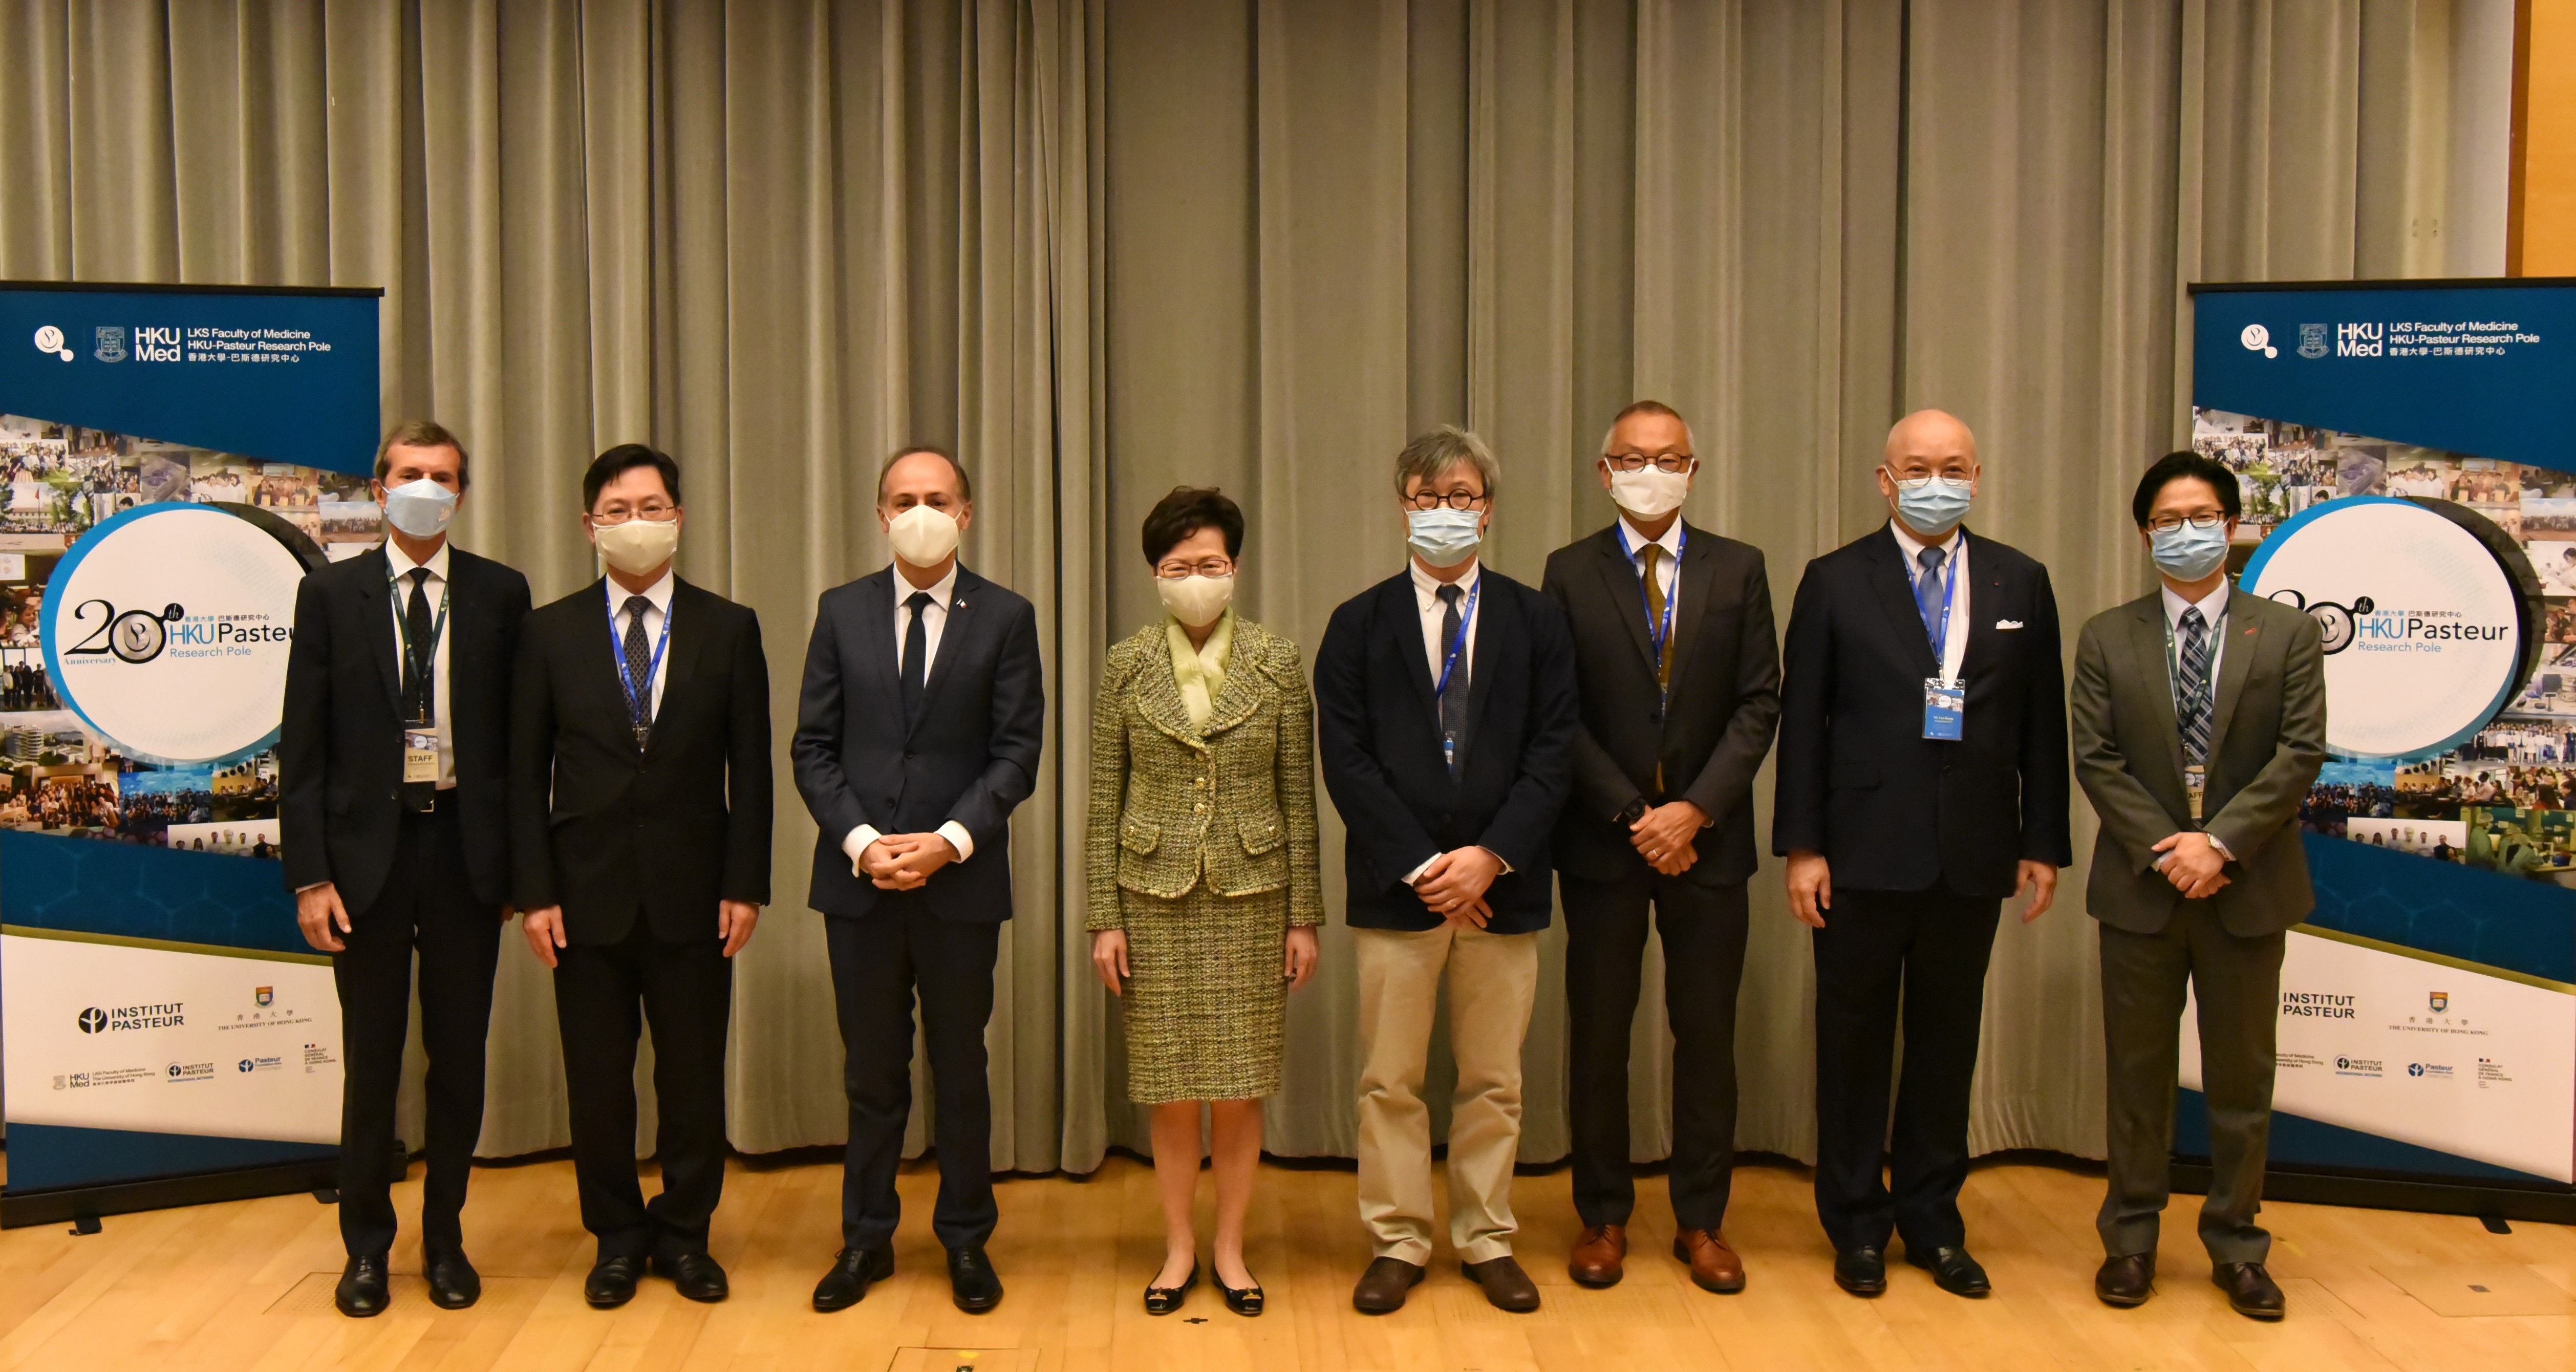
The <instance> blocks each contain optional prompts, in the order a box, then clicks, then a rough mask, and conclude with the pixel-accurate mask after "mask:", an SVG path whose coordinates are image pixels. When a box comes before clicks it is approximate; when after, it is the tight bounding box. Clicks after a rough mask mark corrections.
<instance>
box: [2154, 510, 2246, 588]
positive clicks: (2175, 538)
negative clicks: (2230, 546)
mask: <svg viewBox="0 0 2576 1372" xmlns="http://www.w3.org/2000/svg"><path fill="white" fill-rule="evenodd" d="M2147 548H2148V551H2149V552H2150V553H2151V554H2152V555H2153V556H2154V557H2155V560H2156V569H2157V570H2159V571H2161V572H2163V573H2164V574H2165V575H2167V576H2169V577H2172V578H2173V579H2174V580H2176V581H2198V580H2200V579H2201V578H2202V577H2205V576H2207V575H2209V574H2210V573H2211V572H2214V571H2217V570H2218V569H2219V568H2220V567H2222V566H2225V565H2226V563H2227V522H2226V521H2225V520H2220V521H2219V522H2218V523H2216V524H2213V525H2211V526H2209V527H2208V528H2206V529H2195V528H2193V527H2192V526H2191V524H2190V522H2189V521H2187V520H2186V521H2185V522H2183V523H2182V524H2180V525H2177V526H2176V527H2174V528H2171V529H2154V530H2150V531H2149V532H2148V534H2147Z"/></svg>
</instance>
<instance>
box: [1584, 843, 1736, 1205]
mask: <svg viewBox="0 0 2576 1372" xmlns="http://www.w3.org/2000/svg"><path fill="white" fill-rule="evenodd" d="M1557 885H1558V889H1559V891H1560V892H1562V894H1563V895H1564V898H1565V1000H1566V1007H1567V1009H1568V1010H1569V1012H1570V1013H1571V1017H1572V1019H1573V1036H1572V1043H1571V1044H1570V1046H1569V1049H1568V1057H1569V1061H1568V1063H1567V1067H1568V1070H1569V1071H1570V1072H1571V1074H1572V1076H1573V1083H1572V1092H1571V1100H1570V1102H1569V1104H1570V1105H1571V1108H1572V1112H1573V1116H1574V1119H1573V1125H1574V1212H1575V1214H1577V1215H1578V1216H1580V1217H1581V1218H1582V1220H1583V1222H1584V1223H1585V1224H1587V1225H1591V1224H1626V1223H1627V1222H1628V1212H1629V1211H1630V1210H1632V1209H1634V1208H1635V1206H1636V1204H1637V1185H1636V1178H1635V1173H1634V1169H1633V1167H1632V1166H1631V1165H1630V1158H1629V1153H1628V1055H1629V1049H1630V1044H1631V1039H1632V1038H1633V1026H1634V1024H1635V1021H1636V1018H1637V994H1638V984H1639V981H1640V980H1641V978H1642V977H1643V976H1644V973H1645V967H1644V960H1645V953H1646V908H1647V906H1648V905H1649V904H1651V905H1652V906H1653V907H1654V912H1655V916H1654V917H1655V933H1656V935H1657V936H1658V937H1660V938H1662V940H1663V943H1664V1013H1665V1015H1666V1017H1667V1018H1668V1019H1670V1020H1671V1022H1672V1028H1673V1155H1672V1177H1671V1186H1672V1195H1673V1221H1674V1223H1676V1224H1677V1225H1679V1226H1680V1227H1682V1228H1684V1229H1716V1228H1718V1227H1719V1226H1721V1225H1722V1224H1724V1223H1725V1221H1726V1199H1727V1193H1728V1191H1729V1189H1730V1187H1731V1185H1732V1183H1733V1181H1734V1177H1735V994H1736V988H1737V985H1738V983H1740V982H1741V981H1742V980H1743V978H1744V931H1745V897H1744V887H1743V885H1742V883H1737V884H1736V885H1732V886H1702V885H1700V884H1698V883H1696V882H1693V881H1690V880H1688V879H1687V878H1686V877H1668V876H1663V875H1661V874H1659V873H1657V872H1656V871H1655V870H1654V869H1653V868H1650V867H1648V866H1646V865H1645V864H1644V863H1642V862H1640V863H1638V864H1637V867H1636V870H1635V871H1634V872H1632V873H1630V874H1629V875H1628V876H1626V877H1624V878H1622V879H1620V880H1618V881H1609V882H1597V881H1584V880H1581V879H1579V878H1576V877H1570V876H1566V875H1564V874H1562V873H1560V874H1559V875H1558V877H1557Z"/></svg>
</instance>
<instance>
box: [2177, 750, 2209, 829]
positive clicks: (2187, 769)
mask: <svg viewBox="0 0 2576 1372" xmlns="http://www.w3.org/2000/svg"><path fill="white" fill-rule="evenodd" d="M2208 791H2209V769H2208V768H2207V767H2204V766H2202V765H2201V764H2199V763H2196V762H2194V763H2188V764H2185V766H2184V767H2183V769H2182V793H2183V799H2184V800H2185V801H2187V802H2188V803H2189V804H2190V805H2191V822H2192V823H2194V824H2198V823H2200V821H2201V819H2202V815H2201V813H2200V811H2201V804H2202V797H2203V796H2204V795H2206V794H2207V793H2208Z"/></svg>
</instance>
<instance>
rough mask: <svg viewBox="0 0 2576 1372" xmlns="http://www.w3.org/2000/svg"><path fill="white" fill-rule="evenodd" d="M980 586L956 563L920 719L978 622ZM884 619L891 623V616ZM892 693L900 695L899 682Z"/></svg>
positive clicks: (918, 723)
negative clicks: (955, 574)
mask: <svg viewBox="0 0 2576 1372" xmlns="http://www.w3.org/2000/svg"><path fill="white" fill-rule="evenodd" d="M983 587H984V579H983V578H982V577H980V576H977V575H975V574H974V573H973V572H970V571H968V570H966V568H965V565H964V564H962V563H961V564H959V565H958V568H957V584H956V585H954V586H951V587H949V588H948V620H947V622H946V623H944V624H942V625H940V626H939V651H938V652H936V653H933V654H932V655H931V658H930V675H929V676H928V677H927V678H926V679H924V680H923V681H922V683H921V698H922V700H923V701H924V702H925V703H924V705H923V708H922V711H921V719H928V718H930V709H929V706H928V704H927V702H929V701H932V700H935V699H937V698H938V696H939V688H940V685H941V684H942V683H943V682H945V681H947V680H948V664H950V663H952V662H955V661H956V660H957V656H958V654H960V653H962V652H964V651H965V649H966V636H967V635H968V634H970V633H973V632H974V631H975V625H976V624H978V623H980V622H981V620H980V619H979V618H978V616H979V614H980V610H981V607H982V605H983V603H984V596H983ZM888 622H889V624H890V623H891V622H892V617H891V616H889V617H888ZM886 632H887V633H888V634H892V633H893V632H894V630H893V629H892V628H888V629H887V630H886ZM895 693H896V695H898V696H900V695H901V694H902V686H901V684H900V683H898V684H897V686H896V688H895ZM911 727H912V728H914V729H919V728H920V727H921V720H920V719H916V720H914V721H913V722H912V726H911Z"/></svg>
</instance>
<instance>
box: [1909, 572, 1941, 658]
mask: <svg viewBox="0 0 2576 1372" xmlns="http://www.w3.org/2000/svg"><path fill="white" fill-rule="evenodd" d="M1949 559H1950V555H1949V554H1948V553H1947V552H1944V551H1942V550H1941V549H1939V548H1926V549H1924V550H1923V551H1921V552H1919V553H1916V554H1915V555H1914V560H1915V561H1917V562H1919V563H1921V564H1923V572H1922V575H1920V576H1917V577H1915V578H1914V605H1915V608H1916V609H1918V610H1920V611H1922V613H1923V636H1924V637H1925V638H1928V639H1930V640H1932V657H1933V659H1934V660H1935V661H1938V660H1939V659H1940V657H1941V650H1942V649H1943V648H1945V647H1947V646H1948V645H1947V644H1944V643H1943V642H1942V641H1941V630H1942V627H1943V626H1942V624H1941V564H1942V563H1944V562H1947V561H1948V560H1949Z"/></svg>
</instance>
